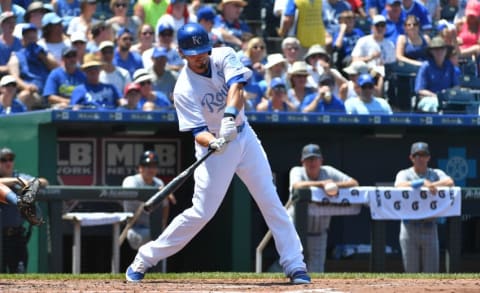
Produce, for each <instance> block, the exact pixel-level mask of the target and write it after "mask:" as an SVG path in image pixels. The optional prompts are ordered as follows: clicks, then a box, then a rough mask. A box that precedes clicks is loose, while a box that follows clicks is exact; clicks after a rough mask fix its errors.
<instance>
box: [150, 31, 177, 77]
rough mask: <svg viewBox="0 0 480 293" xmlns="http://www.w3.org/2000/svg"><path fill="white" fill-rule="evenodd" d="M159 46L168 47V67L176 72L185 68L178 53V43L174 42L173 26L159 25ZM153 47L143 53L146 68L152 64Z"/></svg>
mask: <svg viewBox="0 0 480 293" xmlns="http://www.w3.org/2000/svg"><path fill="white" fill-rule="evenodd" d="M157 36H158V39H157V46H156V47H161V48H165V49H167V51H168V53H167V68H168V69H170V70H173V71H175V72H178V71H180V69H182V68H183V65H184V63H183V60H182V57H180V54H178V51H177V48H176V45H175V44H174V42H173V27H172V26H170V25H163V24H162V25H159V26H158V27H157ZM152 53H153V48H151V49H148V50H146V51H145V52H143V54H142V60H143V65H144V67H145V68H150V67H151V66H152Z"/></svg>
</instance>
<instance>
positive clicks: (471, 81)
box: [460, 75, 480, 90]
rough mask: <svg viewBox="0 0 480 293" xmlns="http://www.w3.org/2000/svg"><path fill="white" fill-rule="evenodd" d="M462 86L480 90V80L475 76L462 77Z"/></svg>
mask: <svg viewBox="0 0 480 293" xmlns="http://www.w3.org/2000/svg"><path fill="white" fill-rule="evenodd" d="M460 86H461V87H463V88H469V89H476V90H480V78H478V77H476V76H473V75H462V76H460Z"/></svg>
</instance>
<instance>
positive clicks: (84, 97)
mask: <svg viewBox="0 0 480 293" xmlns="http://www.w3.org/2000/svg"><path fill="white" fill-rule="evenodd" d="M102 65H103V63H102V62H100V60H99V58H98V57H97V56H95V55H94V54H92V53H89V54H86V55H85V57H84V60H83V64H82V70H83V72H84V73H85V74H86V76H87V81H86V82H85V84H82V85H79V86H77V87H76V88H75V89H74V90H73V92H72V97H71V99H70V105H72V106H73V109H74V110H79V109H99V110H102V109H115V108H117V107H118V106H119V105H120V98H121V97H120V93H119V92H118V90H117V88H116V87H114V86H113V85H111V84H106V83H101V82H100V70H101V67H102Z"/></svg>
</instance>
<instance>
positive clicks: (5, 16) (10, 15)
mask: <svg viewBox="0 0 480 293" xmlns="http://www.w3.org/2000/svg"><path fill="white" fill-rule="evenodd" d="M9 18H16V17H15V13H13V12H11V11H4V12H2V14H0V24H2V23H3V22H4V21H5V20H7V19H9Z"/></svg>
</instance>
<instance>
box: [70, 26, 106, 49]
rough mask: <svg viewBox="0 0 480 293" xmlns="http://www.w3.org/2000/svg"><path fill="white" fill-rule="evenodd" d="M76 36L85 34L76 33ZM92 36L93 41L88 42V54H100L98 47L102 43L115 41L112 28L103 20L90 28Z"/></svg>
mask: <svg viewBox="0 0 480 293" xmlns="http://www.w3.org/2000/svg"><path fill="white" fill-rule="evenodd" d="M76 34H83V35H84V36H85V34H84V33H81V32H80V33H79V32H77V33H74V34H73V35H76ZM73 35H71V36H73ZM90 35H91V40H90V41H88V43H87V50H86V51H87V52H88V53H96V52H98V50H99V49H98V46H100V43H101V42H104V41H113V39H114V35H113V31H112V27H111V26H110V25H109V24H107V23H106V22H105V21H103V20H101V21H99V22H96V23H94V24H92V26H91V28H90Z"/></svg>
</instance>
